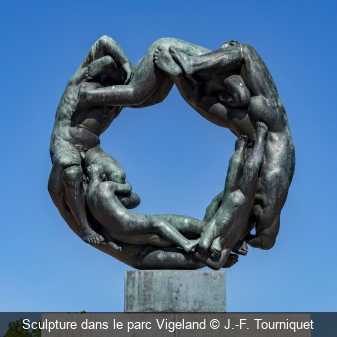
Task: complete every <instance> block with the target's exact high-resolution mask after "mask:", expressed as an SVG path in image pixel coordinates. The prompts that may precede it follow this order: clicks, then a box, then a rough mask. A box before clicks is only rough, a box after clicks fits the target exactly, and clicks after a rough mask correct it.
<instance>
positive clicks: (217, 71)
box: [154, 41, 295, 249]
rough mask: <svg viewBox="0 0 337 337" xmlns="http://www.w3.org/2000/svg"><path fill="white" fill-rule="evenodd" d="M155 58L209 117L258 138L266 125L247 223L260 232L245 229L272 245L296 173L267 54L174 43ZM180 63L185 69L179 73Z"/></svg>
mask: <svg viewBox="0 0 337 337" xmlns="http://www.w3.org/2000/svg"><path fill="white" fill-rule="evenodd" d="M154 61H155V62H156V64H157V65H158V67H160V68H161V69H162V70H163V71H165V72H166V73H167V74H170V76H171V78H172V80H173V81H174V82H175V84H176V85H177V87H178V90H179V91H180V93H181V95H182V96H183V98H184V99H185V100H186V101H187V102H188V103H189V104H190V105H191V106H192V107H193V108H194V109H195V110H196V111H197V112H198V113H199V114H201V115H202V116H203V117H205V118H206V119H208V120H209V121H211V122H213V123H215V124H217V125H219V126H222V127H226V128H229V129H230V130H231V131H232V132H233V133H234V134H236V135H237V136H239V135H240V134H245V135H247V136H248V139H249V143H252V142H253V141H254V139H255V128H254V126H255V123H256V122H257V121H262V122H264V123H265V124H266V125H267V127H268V138H267V145H266V150H265V156H264V161H263V164H262V167H261V172H260V175H259V180H258V185H257V192H256V195H255V201H254V206H253V211H252V214H251V217H250V219H249V225H248V228H249V229H252V228H254V227H256V234H255V235H252V234H248V235H246V237H245V240H246V241H247V242H248V243H249V244H250V245H251V246H253V247H258V248H261V249H270V248H272V247H273V246H274V244H275V241H276V237H277V234H278V231H279V227H280V213H281V210H282V207H283V205H284V203H285V200H286V197H287V194H288V189H289V186H290V183H291V180H292V177H293V174H294V168H295V148H294V144H293V141H292V138H291V133H290V128H289V124H288V119H287V116H286V112H285V109H284V107H283V104H282V102H281V100H280V98H279V95H278V92H277V89H276V86H275V83H274V81H273V79H272V77H271V75H270V73H269V71H268V69H267V67H266V65H265V64H264V62H263V60H262V59H261V57H260V56H259V55H258V54H257V52H256V51H255V50H254V49H253V47H251V46H249V45H241V44H239V43H238V42H237V41H230V42H229V43H227V44H225V45H224V46H223V48H221V49H220V50H217V51H215V52H211V53H208V54H204V55H201V56H188V55H186V54H183V53H181V52H180V51H178V50H177V49H176V48H174V47H170V48H169V49H158V50H157V51H156V53H155V55H154ZM173 61H174V62H175V63H176V66H174V65H172V62H173ZM168 65H169V66H168ZM177 66H179V67H180V68H181V69H183V71H182V72H180V73H179V71H178V68H177ZM172 68H174V71H171V69H172ZM184 74H186V75H187V76H185V75H184ZM240 79H241V80H242V81H240ZM221 88H222V89H221ZM242 88H243V89H242ZM245 88H247V89H248V94H249V95H248V94H247V91H246V90H245ZM235 91H236V92H237V95H236V96H237V97H234V96H235V95H233V92H235ZM249 96H250V97H249ZM248 232H249V231H248Z"/></svg>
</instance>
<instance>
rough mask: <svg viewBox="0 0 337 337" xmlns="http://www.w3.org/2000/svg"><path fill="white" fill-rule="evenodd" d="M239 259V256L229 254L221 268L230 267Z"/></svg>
mask: <svg viewBox="0 0 337 337" xmlns="http://www.w3.org/2000/svg"><path fill="white" fill-rule="evenodd" d="M238 261H239V257H238V256H237V255H236V254H229V256H228V259H227V260H226V262H225V263H224V265H223V266H222V268H230V267H232V266H234V265H235V263H237V262H238Z"/></svg>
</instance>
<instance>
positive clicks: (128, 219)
mask: <svg viewBox="0 0 337 337" xmlns="http://www.w3.org/2000/svg"><path fill="white" fill-rule="evenodd" d="M87 172H88V176H89V179H90V182H89V186H88V190H87V197H86V198H87V205H88V207H89V209H90V211H91V213H92V214H93V215H94V217H95V218H96V219H97V220H98V221H99V223H100V224H101V225H102V226H103V227H104V228H105V229H106V230H107V231H108V232H109V234H110V235H111V236H112V237H113V238H115V239H116V240H118V241H120V242H123V243H130V244H151V245H155V246H159V247H171V246H177V247H181V248H183V249H184V251H185V252H186V253H188V252H190V251H191V249H192V248H194V247H195V246H196V245H197V244H198V242H199V239H198V236H200V233H201V231H202V229H203V227H204V225H205V224H204V223H202V222H201V221H199V220H196V219H193V218H189V217H184V216H180V217H179V216H175V217H174V216H172V217H173V218H174V220H175V221H171V219H170V216H152V215H147V214H140V213H133V212H130V211H128V210H127V209H126V208H125V207H124V206H123V205H122V204H121V202H120V200H119V199H118V197H117V196H116V193H122V194H124V193H125V192H128V186H125V185H123V184H116V183H115V182H113V181H103V179H104V175H105V170H104V169H103V167H102V166H101V165H99V164H93V165H90V166H89V167H88V168H87ZM126 185H127V184H126ZM178 217H179V219H181V220H180V223H181V226H180V229H182V228H185V230H186V231H189V233H190V235H192V236H193V235H194V238H195V239H194V240H188V239H186V238H185V237H184V236H183V235H182V234H181V233H180V232H179V231H178V230H177V229H176V228H175V227H174V226H172V225H171V223H170V222H172V223H176V222H177V221H176V220H177V218H178ZM191 227H193V229H192V230H191ZM156 234H158V235H156ZM163 239H165V240H163Z"/></svg>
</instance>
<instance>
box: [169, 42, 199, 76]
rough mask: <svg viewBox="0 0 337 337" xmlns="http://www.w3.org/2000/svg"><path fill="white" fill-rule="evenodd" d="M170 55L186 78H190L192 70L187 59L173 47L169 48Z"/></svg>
mask: <svg viewBox="0 0 337 337" xmlns="http://www.w3.org/2000/svg"><path fill="white" fill-rule="evenodd" d="M169 50H170V54H171V55H172V57H173V59H174V61H176V62H177V63H178V64H179V65H180V67H181V68H182V69H183V70H184V72H185V74H186V76H192V75H193V72H194V69H193V65H192V63H191V61H190V59H189V57H188V56H187V55H185V54H183V53H181V52H180V51H178V50H177V49H176V48H174V47H170V48H169Z"/></svg>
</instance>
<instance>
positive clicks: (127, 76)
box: [122, 62, 132, 84]
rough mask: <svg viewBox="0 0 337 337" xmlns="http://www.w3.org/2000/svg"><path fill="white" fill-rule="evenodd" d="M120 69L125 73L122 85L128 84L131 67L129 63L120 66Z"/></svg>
mask: <svg viewBox="0 0 337 337" xmlns="http://www.w3.org/2000/svg"><path fill="white" fill-rule="evenodd" d="M122 68H123V70H124V71H125V74H126V75H125V81H124V84H128V83H129V82H130V79H131V77H132V67H131V64H130V62H125V63H123V64H122Z"/></svg>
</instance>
